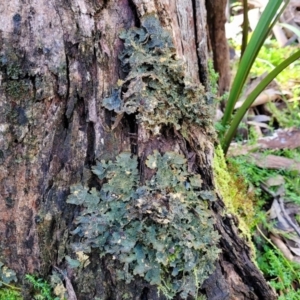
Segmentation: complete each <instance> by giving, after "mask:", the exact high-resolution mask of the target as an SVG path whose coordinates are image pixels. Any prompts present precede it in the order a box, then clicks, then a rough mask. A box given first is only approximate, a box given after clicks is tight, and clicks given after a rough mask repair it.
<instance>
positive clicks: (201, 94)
mask: <svg viewBox="0 0 300 300" xmlns="http://www.w3.org/2000/svg"><path fill="white" fill-rule="evenodd" d="M120 38H121V39H122V40H124V50H123V51H122V53H121V54H120V55H119V59H120V61H121V65H122V69H123V71H124V72H125V73H126V74H127V76H126V78H125V79H124V80H119V81H118V88H116V89H114V90H113V91H112V93H111V95H110V96H109V97H107V98H105V99H104V100H103V106H104V107H105V108H106V109H108V110H113V111H115V112H116V113H117V114H121V113H127V114H133V113H137V120H138V121H139V122H140V123H143V124H144V126H145V127H146V128H147V129H150V130H152V132H153V133H154V134H158V133H159V131H160V128H161V126H162V125H164V124H165V125H171V126H174V127H175V128H176V130H178V129H180V128H181V126H182V124H183V123H193V124H198V125H200V126H203V125H204V126H206V127H209V126H211V120H212V113H213V105H212V103H211V102H212V101H211V97H210V96H209V94H208V93H206V92H205V90H204V87H203V86H202V85H201V84H198V85H196V84H194V83H192V81H191V80H189V79H188V78H187V76H186V75H185V68H184V62H183V61H182V60H179V59H178V58H177V57H176V51H175V48H174V46H173V42H172V38H171V36H170V34H169V33H168V32H167V31H166V30H164V29H163V28H162V27H161V25H160V22H159V20H158V19H157V18H156V17H155V16H154V15H151V14H150V15H146V16H144V17H143V18H142V19H141V27H140V28H136V27H133V28H131V29H129V30H127V31H126V30H124V31H123V32H122V33H121V34H120Z"/></svg>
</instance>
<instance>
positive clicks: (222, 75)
mask: <svg viewBox="0 0 300 300" xmlns="http://www.w3.org/2000/svg"><path fill="white" fill-rule="evenodd" d="M227 2H228V1H227V0H219V1H218V2H216V1H212V0H206V7H207V27H208V32H209V34H208V35H209V41H210V48H211V50H212V52H213V60H214V69H215V70H216V72H217V73H218V74H219V80H218V85H219V95H223V94H224V93H225V92H227V91H228V90H229V86H230V70H229V48H228V44H227V40H226V35H225V23H226V15H225V10H226V5H227Z"/></svg>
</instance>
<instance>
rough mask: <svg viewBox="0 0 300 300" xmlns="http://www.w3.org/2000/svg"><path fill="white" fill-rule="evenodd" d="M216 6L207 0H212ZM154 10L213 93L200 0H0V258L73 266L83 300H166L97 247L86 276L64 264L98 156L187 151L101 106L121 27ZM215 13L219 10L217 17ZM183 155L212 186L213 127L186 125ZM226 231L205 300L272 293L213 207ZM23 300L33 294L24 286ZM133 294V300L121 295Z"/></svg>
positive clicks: (13, 264) (32, 266)
mask: <svg viewBox="0 0 300 300" xmlns="http://www.w3.org/2000/svg"><path fill="white" fill-rule="evenodd" d="M208 2H209V1H208ZM151 13H152V14H153V13H154V14H156V15H157V16H158V18H159V20H160V22H161V24H162V26H163V27H164V28H166V29H167V30H169V32H170V33H171V35H172V38H173V42H174V45H175V49H176V53H177V56H178V57H179V58H181V59H183V60H184V62H185V65H186V68H185V69H186V74H187V75H188V76H189V77H190V78H191V79H192V81H193V83H194V84H198V85H199V84H200V83H202V84H203V85H204V86H205V88H206V89H209V78H208V73H207V60H208V51H207V31H206V28H207V23H206V22H207V21H206V7H205V2H204V0H174V1H173V0H115V1H112V0H74V1H73V0H72V1H70V0H63V1H61V0H30V1H29V0H22V1H21V0H14V1H8V2H4V1H1V2H0V19H1V21H0V133H1V135H0V197H1V198H0V200H1V201H0V261H1V262H3V263H4V264H5V265H6V266H8V267H9V268H11V269H13V270H15V271H16V272H17V274H18V277H19V279H20V280H21V281H22V276H23V275H24V274H26V273H33V272H35V273H38V274H40V276H43V277H46V276H47V275H49V274H50V272H51V270H53V268H54V267H59V268H60V269H63V270H66V272H67V276H68V277H69V278H70V279H71V281H72V284H73V287H74V289H75V292H76V294H77V298H78V299H96V298H97V297H98V299H122V295H125V294H126V293H127V295H130V296H129V298H130V299H165V297H164V296H163V295H160V294H158V293H157V289H156V287H155V286H150V285H149V284H148V283H147V282H145V281H143V280H141V279H139V278H137V280H136V281H135V282H134V283H131V284H125V283H123V282H118V281H117V280H116V276H115V270H114V264H115V262H114V261H112V260H111V259H110V258H109V257H105V258H102V259H101V260H100V259H99V255H98V254H97V253H93V254H91V257H90V260H91V264H90V265H89V266H88V267H86V268H84V269H83V270H82V271H81V273H80V276H77V275H76V276H74V272H73V271H72V269H70V268H69V267H68V266H67V264H66V263H65V260H64V257H65V255H66V254H70V253H71V252H72V250H71V248H70V241H71V240H72V239H73V237H72V236H71V235H70V231H71V230H73V229H74V225H73V220H74V218H75V217H76V215H78V213H79V209H78V208H77V207H76V208H74V206H73V205H69V204H67V203H66V199H67V196H68V194H69V193H70V186H71V185H72V184H74V183H78V182H86V181H87V178H89V175H90V168H91V166H92V165H94V164H95V161H96V159H104V160H108V159H110V160H113V159H115V157H116V156H117V155H118V154H119V153H120V152H124V151H129V152H132V153H135V154H136V155H138V157H139V158H140V159H141V163H144V160H143V157H145V155H148V154H149V153H150V152H152V151H153V150H155V149H159V150H160V151H162V152H166V151H170V150H173V149H177V150H178V151H179V152H182V153H184V151H183V150H182V149H183V147H182V144H183V143H184V142H185V140H184V139H183V138H182V137H181V136H180V133H178V132H177V133H176V134H175V133H174V131H173V130H172V128H171V126H170V130H166V131H165V132H164V134H161V135H160V136H159V138H158V137H157V136H154V135H153V134H151V132H150V131H149V132H144V131H143V130H142V128H139V125H138V124H137V123H136V121H135V119H134V117H132V116H126V115H125V116H124V117H123V118H122V119H121V120H120V123H119V124H118V126H117V127H116V128H115V129H114V130H105V129H106V128H107V127H110V126H112V124H113V122H114V121H113V120H112V118H113V115H112V113H111V112H109V111H107V110H106V109H104V108H103V107H102V100H103V98H105V97H106V96H108V95H109V94H110V93H111V91H112V87H113V86H115V85H116V83H117V81H118V79H119V78H124V76H125V75H124V73H123V72H122V71H121V68H120V62H119V59H118V54H119V53H120V51H121V50H122V49H123V42H122V40H120V39H119V33H120V31H121V30H122V29H124V28H125V29H128V28H130V27H132V26H140V19H141V18H142V17H143V16H144V15H145V14H151ZM216 17H217V15H216ZM189 137H190V140H191V141H192V142H193V143H194V145H191V143H192V142H189V145H188V149H187V150H188V153H184V154H186V155H187V156H188V157H187V158H189V160H190V162H191V164H193V165H194V169H195V170H196V171H197V172H198V173H199V174H200V175H201V177H202V180H203V187H204V188H205V189H213V174H212V167H211V163H212V157H213V141H212V138H211V137H210V136H208V135H207V133H206V129H205V128H203V130H199V128H198V129H196V128H195V130H193V129H192V128H190V133H189ZM211 209H212V211H213V213H214V215H215V219H216V224H215V227H216V229H217V230H218V231H219V233H220V235H221V239H220V243H219V247H220V249H221V254H220V256H219V260H218V261H217V262H216V269H215V271H214V273H213V274H212V275H211V276H210V277H209V278H208V279H207V280H206V281H205V282H204V284H203V285H202V287H201V290H200V293H202V294H204V295H206V296H207V299H211V300H212V299H275V296H274V294H273V292H272V290H271V289H270V287H269V286H268V285H267V283H266V282H265V280H264V278H263V276H262V274H261V273H260V272H259V271H258V269H257V268H256V266H255V265H254V264H253V262H252V261H251V258H250V257H251V255H250V249H249V247H248V246H247V244H246V242H245V241H244V240H243V239H242V238H241V237H240V236H239V234H238V230H237V228H236V224H235V223H234V221H233V220H232V219H231V218H229V217H228V216H226V215H223V214H222V209H223V203H222V200H221V199H218V200H217V201H216V202H214V203H213V204H212V206H211ZM23 293H24V297H25V299H26V298H28V299H30V295H29V291H28V290H26V288H24V291H23ZM124 299H125V298H124Z"/></svg>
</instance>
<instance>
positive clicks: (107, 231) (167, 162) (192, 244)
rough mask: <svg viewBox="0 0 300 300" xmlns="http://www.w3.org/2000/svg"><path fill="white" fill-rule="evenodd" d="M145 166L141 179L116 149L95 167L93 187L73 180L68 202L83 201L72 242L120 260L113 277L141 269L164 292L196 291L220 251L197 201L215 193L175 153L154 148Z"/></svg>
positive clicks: (203, 207)
mask: <svg viewBox="0 0 300 300" xmlns="http://www.w3.org/2000/svg"><path fill="white" fill-rule="evenodd" d="M146 165H147V167H148V168H150V169H153V170H155V171H156V173H155V175H153V177H152V178H151V179H150V180H149V181H147V182H146V183H145V185H143V186H141V185H139V174H138V162H137V158H136V157H135V156H131V154H130V153H121V154H120V155H119V156H118V157H117V159H116V161H115V162H112V161H109V162H105V161H101V162H98V163H97V166H95V167H94V169H93V172H94V173H95V174H96V175H97V176H98V178H99V180H101V181H102V182H105V183H104V184H103V185H102V188H101V190H100V191H97V190H96V189H94V188H93V189H91V190H89V189H88V188H86V187H83V186H81V185H77V186H74V187H72V189H71V190H72V193H71V195H70V196H69V198H68V200H67V202H68V203H71V204H75V205H81V206H83V209H82V211H81V214H80V216H78V217H77V219H76V224H77V228H76V229H75V230H74V231H73V234H77V235H79V236H80V237H81V238H82V239H81V242H80V243H77V244H73V248H74V250H75V251H85V252H90V251H91V248H99V249H100V251H101V255H106V254H110V255H112V257H113V258H114V259H116V260H118V261H119V262H120V264H121V268H120V269H118V270H117V276H118V278H119V279H120V280H124V281H126V282H127V283H129V282H131V281H132V280H133V279H134V276H140V277H143V278H144V279H145V280H146V281H148V282H149V283H150V284H155V285H158V286H159V288H160V289H161V291H162V292H163V293H164V294H165V295H166V296H167V297H169V298H170V299H172V298H173V297H174V295H175V294H177V293H180V295H181V297H182V298H184V299H186V298H187V296H188V294H190V295H193V296H194V297H195V296H196V295H197V290H198V287H199V286H200V285H201V284H202V283H203V281H204V280H205V279H206V278H207V277H208V276H209V274H211V273H212V272H213V270H214V263H215V260H216V259H217V257H218V253H219V250H218V248H217V243H218V239H219V237H218V234H217V232H216V231H214V228H213V224H214V221H213V217H212V215H211V212H210V210H209V209H208V205H207V201H204V200H206V199H214V194H213V193H212V192H210V191H203V190H201V184H202V181H201V179H200V176H199V175H197V174H192V173H189V172H188V171H187V161H186V159H185V158H184V157H183V156H182V155H180V154H177V153H175V152H167V153H165V154H164V155H161V154H159V153H158V152H157V151H154V153H153V154H152V155H150V156H148V158H147V161H146ZM201 198H202V200H201ZM199 199H200V200H199Z"/></svg>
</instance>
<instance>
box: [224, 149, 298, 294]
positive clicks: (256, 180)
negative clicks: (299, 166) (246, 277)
mask: <svg viewBox="0 0 300 300" xmlns="http://www.w3.org/2000/svg"><path fill="white" fill-rule="evenodd" d="M264 153H265V155H268V154H274V155H280V156H284V157H287V158H292V159H295V160H297V161H300V150H299V149H298V150H297V149H296V150H289V149H287V150H280V151H278V150H277V151H265V152H264ZM228 162H229V167H230V166H234V168H235V169H236V170H238V172H237V174H238V176H239V177H241V178H243V179H244V180H245V182H246V183H247V184H248V185H252V186H254V187H255V189H254V191H255V193H256V195H257V197H256V201H254V202H253V205H254V210H255V217H254V222H252V225H251V226H250V230H251V232H252V234H253V239H254V242H255V245H257V250H256V258H257V263H258V266H259V268H260V269H261V270H262V272H263V273H264V275H265V278H266V279H267V280H268V281H269V282H270V284H271V286H272V287H273V288H274V289H275V290H276V292H277V293H278V295H279V298H278V299H280V300H287V299H288V300H298V299H299V298H300V290H299V289H298V288H297V287H298V286H299V284H300V264H299V263H295V262H291V261H289V260H287V259H286V258H285V257H284V256H283V254H282V253H281V252H280V250H278V248H277V247H276V246H275V245H274V244H273V243H272V241H271V240H270V239H269V238H267V237H266V235H265V233H263V232H266V231H268V232H276V228H275V227H274V225H275V224H274V223H272V222H270V220H268V215H267V212H266V210H269V208H270V206H271V203H270V196H269V195H267V194H266V193H264V192H263V190H262V189H261V183H264V182H266V181H267V180H268V179H270V178H274V177H276V176H277V175H281V176H282V177H283V178H284V188H285V195H286V198H287V199H288V201H292V202H293V203H295V204H298V205H300V198H299V191H300V179H299V174H298V172H297V171H287V170H267V169H262V168H259V167H257V166H256V165H255V164H254V163H252V162H251V160H249V157H247V156H241V157H236V158H228ZM274 191H276V188H275V189H274Z"/></svg>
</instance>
